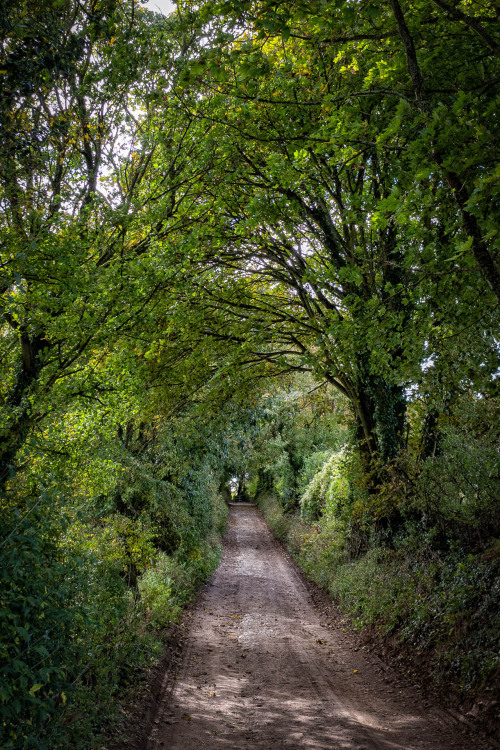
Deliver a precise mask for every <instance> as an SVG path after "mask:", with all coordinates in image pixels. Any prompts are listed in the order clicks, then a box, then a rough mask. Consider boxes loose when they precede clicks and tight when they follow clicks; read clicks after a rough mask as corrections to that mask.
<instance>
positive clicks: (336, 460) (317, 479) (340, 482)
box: [300, 451, 350, 521]
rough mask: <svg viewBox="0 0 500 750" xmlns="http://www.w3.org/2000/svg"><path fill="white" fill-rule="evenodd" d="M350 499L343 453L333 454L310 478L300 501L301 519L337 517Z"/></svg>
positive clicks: (315, 519) (312, 519)
mask: <svg viewBox="0 0 500 750" xmlns="http://www.w3.org/2000/svg"><path fill="white" fill-rule="evenodd" d="M349 498H350V486H349V479H348V477H347V472H346V469H345V456H344V452H343V451H340V452H339V453H334V454H333V455H332V456H330V457H329V458H328V459H327V460H326V461H325V463H324V465H323V467H322V468H321V469H320V470H319V471H318V473H317V474H316V475H315V476H314V477H313V478H312V480H311V482H310V483H309V485H308V487H307V489H306V491H305V492H304V494H303V495H302V498H301V500H300V508H301V514H302V517H303V518H305V519H306V521H317V520H318V519H319V518H320V517H321V516H322V515H327V516H328V517H338V516H339V515H340V513H341V509H342V506H343V505H345V504H346V503H347V502H348V501H349Z"/></svg>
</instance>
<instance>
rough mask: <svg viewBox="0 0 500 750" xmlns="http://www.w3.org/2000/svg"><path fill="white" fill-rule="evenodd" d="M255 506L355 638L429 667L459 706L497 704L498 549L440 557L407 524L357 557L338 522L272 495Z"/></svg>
mask: <svg viewBox="0 0 500 750" xmlns="http://www.w3.org/2000/svg"><path fill="white" fill-rule="evenodd" d="M328 473H330V474H331V473H332V472H331V470H328V469H327V471H323V476H327V475H328ZM311 489H312V490H313V491H314V489H315V487H314V486H313V487H312V488H310V490H311ZM311 495H312V492H311V491H309V493H308V494H307V496H306V501H307V504H308V505H306V515H307V513H308V511H309V509H310V498H311ZM258 502H259V506H260V507H261V509H262V510H263V512H264V515H265V517H266V520H267V522H268V524H269V526H270V528H271V529H272V531H273V533H274V534H275V535H276V537H277V538H278V539H280V540H281V541H282V542H284V543H285V545H286V546H287V547H288V549H289V551H290V552H291V554H292V555H293V557H294V558H295V560H296V561H297V562H298V564H299V565H300V566H301V568H302V569H303V570H304V572H305V573H306V575H307V576H308V577H309V578H311V579H312V580H313V581H314V582H315V583H317V584H318V585H319V586H321V587H322V588H323V589H324V590H325V591H327V592H328V593H329V595H330V596H331V597H332V599H333V601H334V602H335V603H336V604H337V605H338V606H339V607H340V608H341V610H342V611H343V612H344V613H345V614H346V615H347V616H348V617H349V618H350V620H351V622H352V624H353V626H354V627H355V628H358V629H360V628H363V627H364V626H371V628H372V629H375V630H376V631H378V633H379V635H380V637H381V638H386V637H389V636H391V639H392V640H393V639H394V638H396V639H397V641H399V643H400V647H401V649H404V650H405V651H407V652H408V653H411V656H412V658H413V659H414V661H415V664H417V662H419V663H420V664H422V663H423V662H425V663H426V664H427V665H428V666H427V667H426V669H427V670H428V671H429V674H428V676H429V677H430V678H431V680H432V681H433V682H434V684H436V685H437V686H441V687H442V686H446V688H447V690H450V689H451V690H452V691H454V692H456V693H457V694H458V696H459V697H460V696H461V698H462V699H465V698H467V697H468V696H469V697H472V700H473V696H474V694H476V693H480V692H486V693H489V694H490V695H491V696H492V697H493V694H494V693H495V691H496V690H497V689H498V684H497V683H498V675H499V671H500V655H499V653H498V642H499V634H500V547H499V545H498V542H495V541H494V540H491V541H490V544H489V546H487V547H486V548H485V549H482V550H480V551H476V552H472V551H470V550H467V549H465V548H464V546H460V545H459V544H457V543H455V544H451V545H448V548H445V549H436V548H435V547H436V545H435V543H434V542H435V539H436V537H435V536H433V535H432V534H428V535H427V537H426V536H425V534H424V533H423V530H422V528H421V526H419V525H418V524H415V523H414V522H413V523H412V522H411V521H410V520H408V521H407V523H405V524H404V526H403V531H401V529H400V532H399V537H398V539H397V540H396V542H395V543H394V544H392V545H390V546H389V545H384V544H381V543H380V542H381V539H384V536H383V534H380V533H379V534H377V533H373V531H372V532H371V533H369V532H368V531H365V533H364V537H365V538H364V545H363V549H362V550H361V551H360V550H359V544H358V540H359V537H360V530H359V524H357V523H356V521H355V520H354V519H353V518H352V517H351V522H350V523H346V519H345V516H344V517H342V515H341V514H337V515H335V514H333V515H328V514H325V515H323V516H321V517H320V518H319V519H317V520H316V521H314V522H313V521H308V520H306V519H305V518H304V517H303V516H302V517H301V516H300V515H299V514H287V513H285V512H284V511H283V509H282V506H281V503H280V500H279V498H278V497H276V496H275V495H273V494H271V493H267V494H263V495H261V496H260V497H259V498H258ZM303 515H304V514H303ZM353 539H355V540H356V541H355V542H354V543H353Z"/></svg>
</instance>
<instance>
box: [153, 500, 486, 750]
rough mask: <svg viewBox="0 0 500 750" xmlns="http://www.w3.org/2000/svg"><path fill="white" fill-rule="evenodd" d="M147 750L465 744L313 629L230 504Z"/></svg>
mask: <svg viewBox="0 0 500 750" xmlns="http://www.w3.org/2000/svg"><path fill="white" fill-rule="evenodd" d="M473 746H474V748H475V750H477V749H478V748H480V747H481V746H482V744H481V743H480V742H477V741H474V744H473ZM148 748H149V750H158V749H159V748H165V749H166V750H167V749H168V750H198V748H200V750H216V749H217V750H219V749H221V750H222V749H223V748H231V750H232V749H235V750H236V748H237V749H238V750H240V749H243V750H245V749H248V750H250V749H252V750H253V749H254V748H255V749H256V750H274V748H296V749H297V750H298V748H313V749H314V750H320V749H322V748H328V749H329V750H333V749H335V750H341V749H342V750H344V749H346V750H452V748H453V749H456V750H458V749H460V750H470V748H471V740H470V738H468V739H466V738H465V737H464V736H462V735H461V734H460V732H459V731H458V730H457V728H456V726H455V725H454V724H452V723H451V721H447V720H446V717H445V716H444V715H443V714H442V713H441V712H438V711H435V710H433V709H431V708H430V707H425V706H424V705H423V704H422V702H421V699H420V697H419V695H418V692H417V691H415V690H414V689H412V688H408V687H407V686H404V685H400V684H398V681H397V676H395V675H390V674H389V673H388V672H386V670H385V667H384V665H383V664H382V662H379V661H378V660H377V659H376V658H375V657H373V656H371V655H370V656H368V655H367V654H365V653H364V652H363V651H361V650H360V651H356V650H353V649H352V648H350V647H349V643H348V637H347V636H346V635H344V634H343V633H342V632H341V631H335V630H332V629H331V628H329V627H327V626H326V623H323V624H321V616H320V614H319V612H318V610H317V609H316V608H315V607H314V605H313V604H312V602H311V599H310V597H309V594H308V591H307V588H306V586H305V585H304V583H303V582H302V580H301V578H300V576H299V575H298V574H297V573H296V571H295V569H294V567H293V566H292V565H291V563H290V562H289V561H288V560H287V559H286V557H285V556H284V555H283V553H282V551H281V550H280V548H279V547H278V545H277V544H276V543H275V541H274V539H273V538H272V536H271V534H270V532H269V530H268V528H267V526H266V525H265V523H264V521H263V519H262V516H261V514H260V512H259V511H258V510H257V509H256V508H254V507H251V506H240V507H237V506H233V507H232V508H231V512H230V518H229V530H228V535H227V539H226V545H225V552H224V556H223V559H222V563H221V565H220V567H219V569H218V570H217V572H216V574H215V575H214V577H213V579H212V582H211V583H210V585H209V586H208V587H207V589H206V591H205V592H204V594H203V596H202V598H201V600H200V603H199V606H198V608H197V609H196V610H195V611H194V613H193V615H192V624H191V628H190V632H189V635H188V639H187V643H186V647H185V650H184V657H183V662H182V666H181V668H180V671H179V674H178V675H175V676H173V675H170V676H167V677H166V679H165V684H164V686H163V693H162V696H161V701H160V706H159V710H158V714H157V717H156V719H155V723H154V729H153V732H152V736H151V739H150V743H149V745H148Z"/></svg>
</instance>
